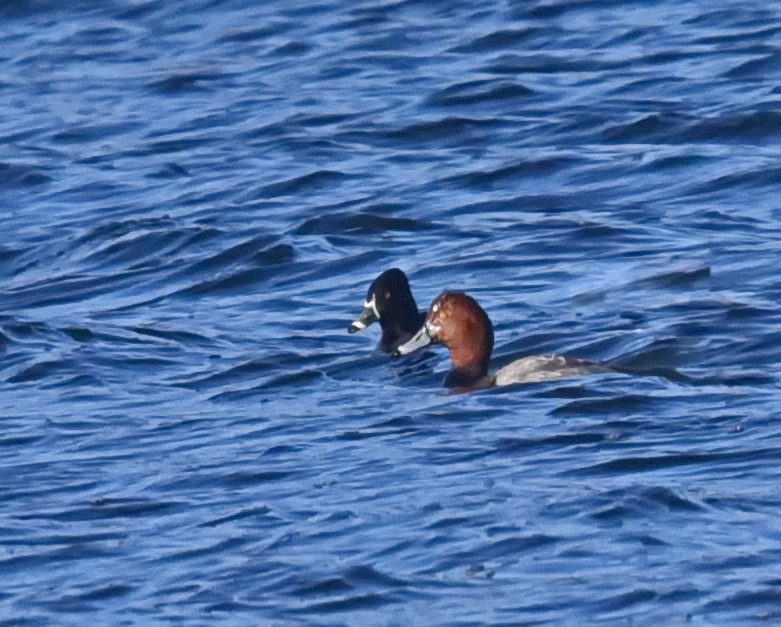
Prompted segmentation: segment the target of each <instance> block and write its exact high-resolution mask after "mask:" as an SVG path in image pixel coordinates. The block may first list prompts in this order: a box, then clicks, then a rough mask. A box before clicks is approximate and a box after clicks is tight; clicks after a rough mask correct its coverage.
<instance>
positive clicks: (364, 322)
mask: <svg viewBox="0 0 781 627" xmlns="http://www.w3.org/2000/svg"><path fill="white" fill-rule="evenodd" d="M378 320H379V318H378V317H377V312H375V311H374V307H371V306H366V307H364V308H363V311H362V312H361V315H360V317H359V318H358V319H357V320H354V321H353V323H352V324H351V325H350V326H349V327H348V328H347V332H348V333H357V332H358V331H363V330H364V329H365V328H366V327H368V326H369V325H370V324H372V323H374V322H377V321H378Z"/></svg>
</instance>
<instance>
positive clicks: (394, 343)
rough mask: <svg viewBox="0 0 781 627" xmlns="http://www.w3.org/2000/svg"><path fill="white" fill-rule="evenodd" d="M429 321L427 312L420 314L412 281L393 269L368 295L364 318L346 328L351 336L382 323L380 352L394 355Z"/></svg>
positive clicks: (381, 277) (373, 282)
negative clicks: (410, 284)
mask: <svg viewBox="0 0 781 627" xmlns="http://www.w3.org/2000/svg"><path fill="white" fill-rule="evenodd" d="M425 321H426V312H425V311H418V306H417V304H416V303H415V298H414V296H412V290H411V289H410V286H409V279H408V278H407V275H406V274H404V271H403V270H400V269H399V268H390V269H388V270H385V272H383V273H382V274H380V276H378V277H377V278H376V279H374V281H372V283H371V285H369V291H368V292H367V294H366V302H364V304H363V311H362V312H361V315H360V316H359V317H358V318H357V319H356V320H354V321H353V322H352V323H351V324H350V326H349V327H348V328H347V332H348V333H357V332H358V331H362V330H363V329H365V328H366V327H368V326H369V325H371V324H372V323H374V322H379V323H380V328H381V329H382V335H381V337H380V345H379V346H380V349H381V350H382V351H383V352H385V353H393V351H395V350H396V349H397V348H398V347H399V345H400V344H404V343H405V342H407V341H408V340H410V339H411V338H412V336H413V335H415V333H416V332H417V331H418V329H420V328H421V326H422V325H423V323H424V322H425Z"/></svg>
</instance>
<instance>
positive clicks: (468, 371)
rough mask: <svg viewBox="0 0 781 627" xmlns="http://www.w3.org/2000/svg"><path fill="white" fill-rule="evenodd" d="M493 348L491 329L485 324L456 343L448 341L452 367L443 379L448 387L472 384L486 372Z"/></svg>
mask: <svg viewBox="0 0 781 627" xmlns="http://www.w3.org/2000/svg"><path fill="white" fill-rule="evenodd" d="M493 348H494V334H493V329H492V328H491V327H490V323H489V326H486V327H485V328H484V329H482V330H481V332H478V333H474V334H470V335H468V336H466V337H464V338H461V339H460V340H459V341H458V343H457V344H454V343H452V342H450V343H449V344H448V349H449V351H450V361H451V362H452V364H453V365H452V367H451V368H450V372H448V375H447V378H446V379H445V385H447V386H448V387H464V386H472V385H475V384H476V383H478V382H479V381H480V380H481V379H483V378H484V377H485V376H486V375H487V374H488V362H489V361H490V359H491V351H492V350H493Z"/></svg>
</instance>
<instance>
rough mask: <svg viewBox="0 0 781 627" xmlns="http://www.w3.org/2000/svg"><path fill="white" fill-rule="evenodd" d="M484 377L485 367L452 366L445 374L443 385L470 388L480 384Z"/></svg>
mask: <svg viewBox="0 0 781 627" xmlns="http://www.w3.org/2000/svg"><path fill="white" fill-rule="evenodd" d="M485 379H486V369H485V368H481V367H479V366H473V367H467V368H456V367H453V368H451V369H450V371H449V372H448V373H447V375H446V376H445V386H446V387H449V388H472V387H476V386H478V385H480V384H482V383H483V382H484V381H485Z"/></svg>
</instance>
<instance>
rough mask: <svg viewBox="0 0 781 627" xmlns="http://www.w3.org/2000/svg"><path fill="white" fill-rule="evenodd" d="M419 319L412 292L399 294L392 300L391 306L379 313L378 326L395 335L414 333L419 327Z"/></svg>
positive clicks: (420, 323)
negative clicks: (396, 298)
mask: <svg viewBox="0 0 781 627" xmlns="http://www.w3.org/2000/svg"><path fill="white" fill-rule="evenodd" d="M422 324H423V322H422V321H421V316H420V312H418V306H417V304H416V303H415V299H414V298H413V297H412V294H408V295H406V296H400V297H399V298H398V300H396V301H394V302H393V308H392V310H390V311H385V312H382V313H381V314H380V327H382V330H383V331H384V332H385V333H387V334H389V335H394V336H396V337H400V336H402V335H405V334H410V333H415V332H416V331H417V330H418V329H420V327H421V325H422Z"/></svg>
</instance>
